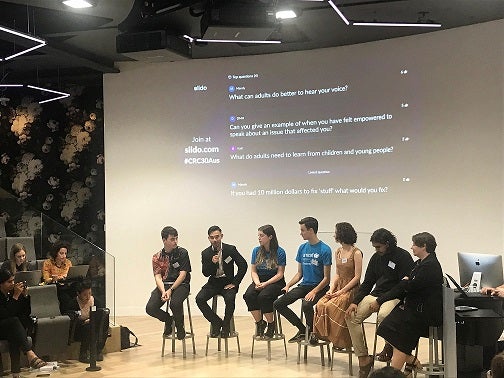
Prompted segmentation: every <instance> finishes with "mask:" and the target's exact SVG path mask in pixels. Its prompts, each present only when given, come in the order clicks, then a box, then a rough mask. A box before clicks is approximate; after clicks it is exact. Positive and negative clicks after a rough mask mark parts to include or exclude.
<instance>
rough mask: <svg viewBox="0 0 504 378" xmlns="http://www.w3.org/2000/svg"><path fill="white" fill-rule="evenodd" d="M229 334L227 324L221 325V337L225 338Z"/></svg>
mask: <svg viewBox="0 0 504 378" xmlns="http://www.w3.org/2000/svg"><path fill="white" fill-rule="evenodd" d="M230 334H231V331H230V329H229V326H225V325H224V326H222V331H221V337H222V338H226V337H229V336H230Z"/></svg>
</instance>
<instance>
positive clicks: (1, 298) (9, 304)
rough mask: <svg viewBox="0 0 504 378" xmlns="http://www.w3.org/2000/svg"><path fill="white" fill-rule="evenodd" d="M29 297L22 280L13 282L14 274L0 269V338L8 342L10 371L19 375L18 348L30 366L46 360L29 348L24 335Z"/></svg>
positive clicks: (35, 365)
mask: <svg viewBox="0 0 504 378" xmlns="http://www.w3.org/2000/svg"><path fill="white" fill-rule="evenodd" d="M30 310H31V308H30V297H29V296H28V293H27V288H26V287H25V286H24V284H23V283H22V282H18V283H14V275H13V274H12V273H11V272H10V271H9V270H7V269H1V270H0V339H2V340H7V341H8V342H9V354H10V360H11V372H12V376H13V377H14V378H16V377H19V372H20V371H21V369H20V362H19V359H20V350H21V351H22V352H23V353H24V354H26V358H27V359H28V363H29V364H30V367H32V368H34V369H38V368H41V367H42V366H45V365H46V362H44V361H42V360H41V359H40V358H38V357H37V355H36V354H35V352H33V350H31V345H30V342H29V341H28V337H27V336H26V328H25V327H27V326H28V324H27V322H28V319H29V316H30Z"/></svg>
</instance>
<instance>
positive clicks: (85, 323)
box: [64, 280, 109, 363]
mask: <svg viewBox="0 0 504 378" xmlns="http://www.w3.org/2000/svg"><path fill="white" fill-rule="evenodd" d="M93 306H95V299H94V297H93V294H92V291H91V281H89V280H84V281H81V282H79V283H77V296H76V297H74V298H73V299H72V300H71V301H70V302H69V303H68V308H67V309H65V311H64V313H70V312H71V311H73V312H74V313H75V312H76V311H78V314H79V315H78V317H73V318H74V321H75V324H74V327H71V328H74V335H73V336H74V340H76V341H80V342H81V345H80V351H79V361H80V362H83V363H89V351H90V342H91V324H90V311H91V307H93ZM96 314H97V316H96V319H95V321H96V322H95V337H96V360H97V361H102V360H103V348H104V347H105V342H106V341H107V335H108V327H109V320H108V314H107V313H103V311H98V310H97V312H96ZM102 316H105V317H106V318H105V319H103V320H104V321H101V320H102Z"/></svg>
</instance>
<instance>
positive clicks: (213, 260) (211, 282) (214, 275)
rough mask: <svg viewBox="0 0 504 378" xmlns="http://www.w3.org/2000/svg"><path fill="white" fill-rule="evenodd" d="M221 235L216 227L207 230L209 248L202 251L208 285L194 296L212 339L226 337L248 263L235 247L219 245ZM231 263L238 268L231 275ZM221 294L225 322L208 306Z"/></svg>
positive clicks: (232, 266) (202, 262) (203, 269)
mask: <svg viewBox="0 0 504 378" xmlns="http://www.w3.org/2000/svg"><path fill="white" fill-rule="evenodd" d="M223 236H224V234H223V233H222V230H221V229H220V227H219V226H211V227H210V228H209V229H208V240H209V241H210V246H209V247H208V248H206V249H205V250H203V252H201V265H202V271H203V275H204V276H205V277H209V278H208V282H207V283H206V284H205V285H203V287H202V288H201V290H200V292H199V293H198V294H197V295H196V304H197V305H198V308H199V309H200V311H201V313H202V314H203V316H204V317H205V318H206V319H207V320H208V321H209V322H210V323H211V324H212V334H211V336H212V337H218V336H219V335H220V336H222V337H229V334H230V322H231V318H232V317H233V313H234V310H235V297H236V293H237V292H238V286H239V285H240V283H241V281H242V279H243V277H244V276H245V273H246V272H247V267H248V265H247V261H246V260H245V259H244V258H243V256H242V255H240V252H238V250H237V249H236V247H235V246H234V245H230V244H225V243H223V242H222V237H223ZM234 264H236V266H237V267H238V271H237V272H236V275H235V274H234ZM215 295H222V297H223V298H224V303H225V306H226V308H225V310H224V319H221V318H220V317H219V316H218V315H217V314H216V313H215V312H214V311H212V309H211V308H210V306H209V305H208V303H207V302H208V300H209V299H210V298H212V297H214V296H215Z"/></svg>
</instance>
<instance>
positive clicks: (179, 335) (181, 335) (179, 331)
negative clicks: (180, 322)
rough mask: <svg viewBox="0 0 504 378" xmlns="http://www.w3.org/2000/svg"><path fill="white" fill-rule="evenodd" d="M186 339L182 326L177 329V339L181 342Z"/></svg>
mask: <svg viewBox="0 0 504 378" xmlns="http://www.w3.org/2000/svg"><path fill="white" fill-rule="evenodd" d="M185 337H186V333H185V328H184V326H181V327H177V339H179V340H183V339H185Z"/></svg>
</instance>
